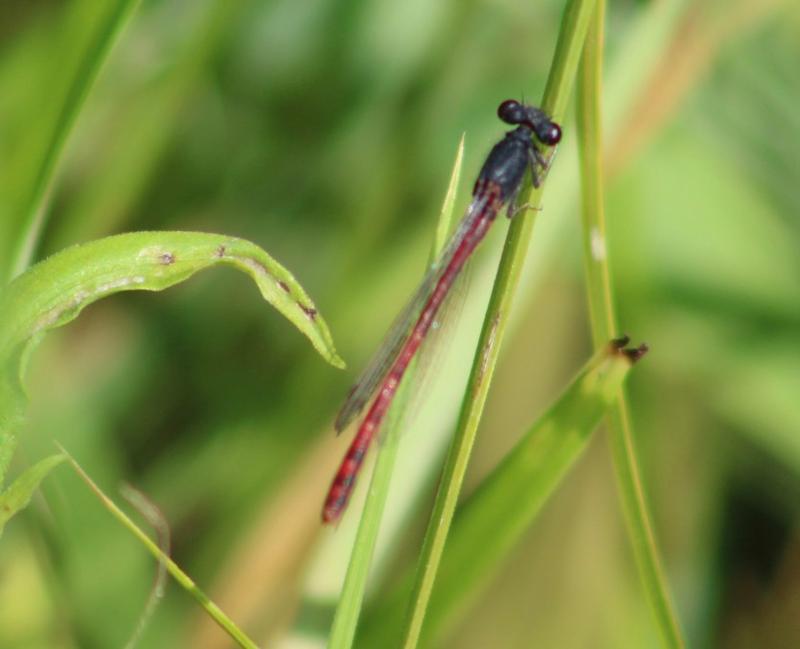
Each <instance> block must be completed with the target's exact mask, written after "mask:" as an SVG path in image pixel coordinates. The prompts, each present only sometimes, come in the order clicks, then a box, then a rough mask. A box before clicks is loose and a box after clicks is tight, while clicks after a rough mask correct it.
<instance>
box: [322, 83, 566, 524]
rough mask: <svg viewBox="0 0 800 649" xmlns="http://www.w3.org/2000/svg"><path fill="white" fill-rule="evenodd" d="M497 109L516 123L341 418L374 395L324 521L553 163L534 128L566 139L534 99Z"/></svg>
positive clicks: (346, 494) (553, 140)
mask: <svg viewBox="0 0 800 649" xmlns="http://www.w3.org/2000/svg"><path fill="white" fill-rule="evenodd" d="M497 114H498V116H499V117H500V119H502V120H503V121H504V122H506V123H507V124H513V125H516V126H517V128H515V129H514V130H513V131H509V132H508V133H506V135H505V137H504V138H503V139H502V140H500V142H498V143H497V144H496V145H495V146H494V148H493V149H492V150H491V152H490V153H489V156H488V157H487V158H486V162H484V163H483V167H482V168H481V171H480V173H479V174H478V179H477V181H476V182H475V186H474V188H473V190H472V201H471V202H470V204H469V207H468V208H467V211H466V213H465V214H464V216H463V218H462V219H461V221H460V222H459V224H458V226H457V227H456V229H455V232H454V233H453V235H452V236H451V237H450V239H449V241H448V242H447V244H446V245H445V246H444V249H443V250H442V253H441V254H440V255H439V258H438V259H437V260H436V261H435V262H434V263H433V264H432V265H431V267H430V269H429V271H428V272H427V274H426V275H425V277H424V279H423V280H422V282H421V284H420V286H419V288H418V289H417V291H416V292H415V293H414V296H413V297H412V298H411V300H410V301H409V303H408V305H407V306H406V307H405V308H404V309H403V311H402V312H401V313H400V315H399V316H398V317H397V319H396V320H395V324H394V325H393V326H392V329H391V330H390V331H389V334H388V335H387V337H386V339H385V341H384V344H383V345H382V347H381V348H380V349H379V350H378V352H377V353H376V354H375V356H374V357H373V359H372V361H371V362H370V363H369V365H368V366H367V368H366V369H365V370H364V372H363V373H362V374H361V376H360V377H359V379H358V381H357V382H356V384H355V385H354V386H353V388H352V389H351V390H350V393H349V394H348V396H347V399H346V400H345V402H344V405H343V406H342V408H341V410H340V411H339V414H338V416H337V418H336V424H335V427H336V430H337V432H341V431H342V430H344V429H345V428H346V427H347V425H348V424H349V423H350V422H351V421H353V419H355V417H356V416H357V415H358V414H359V413H360V412H361V411H362V410H363V408H364V406H366V404H367V403H368V401H369V399H370V398H371V397H372V396H373V394H374V395H375V396H374V399H373V401H372V405H371V406H370V408H369V410H368V411H367V414H366V415H365V416H364V419H363V420H362V422H361V425H360V426H359V427H358V431H356V435H355V438H354V439H353V442H352V444H351V445H350V448H349V449H348V450H347V454H346V455H345V457H344V460H343V461H342V464H341V466H340V467H339V470H338V471H337V473H336V476H335V477H334V479H333V483H332V484H331V487H330V490H329V491H328V497H327V498H326V500H325V506H324V508H323V510H322V520H323V521H324V522H325V523H332V522H335V521H337V520H338V519H339V517H340V516H341V515H342V512H343V511H344V509H345V507H346V506H347V502H348V500H349V499H350V496H351V494H352V492H353V487H354V486H355V481H356V477H357V475H358V472H359V469H360V468H361V465H362V463H363V461H364V455H365V454H366V452H367V449H368V448H369V445H370V442H371V441H372V439H373V437H374V436H375V433H376V432H377V431H378V429H379V428H380V425H381V423H382V422H383V418H384V416H385V415H386V412H387V411H388V410H389V407H390V406H391V403H392V400H393V398H394V396H395V394H396V392H397V388H398V386H399V385H400V381H401V380H402V379H403V375H404V374H405V372H406V369H407V368H408V366H409V363H411V360H412V359H413V358H414V355H415V354H416V353H417V350H418V349H419V347H420V345H421V344H422V341H423V340H424V339H425V337H426V335H427V334H428V331H429V330H430V328H431V325H432V324H433V322H434V319H435V317H436V314H437V312H438V311H439V308H440V307H441V305H442V303H443V302H444V300H445V298H446V297H447V295H448V293H449V292H450V289H451V287H452V286H453V282H454V281H455V279H456V277H457V276H458V274H459V272H460V271H461V269H462V268H463V266H464V264H465V263H466V261H467V260H468V259H469V257H470V255H472V252H473V251H474V250H475V248H476V247H477V245H478V244H479V243H480V242H481V240H482V239H483V238H484V236H485V235H486V233H487V232H488V230H489V226H491V224H492V223H493V222H494V220H495V217H496V216H497V214H498V213H499V212H500V210H501V209H502V208H503V206H504V205H506V204H507V205H508V206H509V207H508V215H509V218H510V217H512V216H513V215H514V206H515V203H516V198H517V194H518V192H519V190H520V186H521V184H522V179H523V177H524V176H525V171H526V170H527V169H530V171H531V177H532V181H533V184H534V185H535V186H537V187H538V186H539V170H540V169H541V170H545V169H546V168H547V163H546V160H545V158H544V157H543V156H542V154H541V153H540V152H539V149H538V148H537V146H536V144H535V142H534V140H533V138H534V136H535V137H536V139H537V140H538V141H539V142H540V143H542V144H544V145H546V146H554V145H555V144H557V143H558V142H559V141H560V140H561V128H560V127H559V126H558V124H556V123H555V122H553V121H552V120H551V119H550V118H549V117H548V115H547V114H546V113H545V112H544V111H542V110H541V109H539V108H536V107H535V106H529V105H525V104H521V103H520V102H518V101H514V100H513V99H509V100H507V101H504V102H503V103H502V104H500V106H499V108H498V109H497ZM376 390H377V392H376Z"/></svg>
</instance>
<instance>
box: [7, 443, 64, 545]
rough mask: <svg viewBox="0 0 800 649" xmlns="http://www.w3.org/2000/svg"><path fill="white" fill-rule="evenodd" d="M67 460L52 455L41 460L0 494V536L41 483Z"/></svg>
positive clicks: (60, 456) (61, 456) (26, 504)
mask: <svg viewBox="0 0 800 649" xmlns="http://www.w3.org/2000/svg"><path fill="white" fill-rule="evenodd" d="M0 452H2V451H0ZM65 459H66V458H65V456H63V455H51V456H50V457H46V458H45V459H43V460H40V461H39V462H37V463H36V464H34V465H33V466H32V467H30V468H29V469H28V470H26V471H25V472H24V473H23V474H22V475H21V476H19V477H18V478H17V479H16V480H14V482H13V483H12V484H11V486H10V487H9V488H8V489H6V490H5V491H3V492H2V493H0V535H2V534H3V528H4V527H5V524H6V523H7V522H8V520H9V519H10V518H11V517H12V516H13V515H14V514H16V513H17V512H19V511H22V510H23V509H25V508H26V507H27V506H28V503H29V502H30V501H31V496H33V492H34V491H36V489H37V488H38V487H39V483H40V482H41V481H42V480H44V478H45V477H46V476H47V474H48V473H50V471H51V470H52V469H54V468H55V467H56V466H58V465H59V464H61V463H62V462H63V461H64V460H65Z"/></svg>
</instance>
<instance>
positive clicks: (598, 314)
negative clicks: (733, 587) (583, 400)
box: [577, 0, 685, 648]
mask: <svg viewBox="0 0 800 649" xmlns="http://www.w3.org/2000/svg"><path fill="white" fill-rule="evenodd" d="M604 13H605V3H604V2H603V0H599V1H598V3H597V8H596V10H595V15H594V19H593V20H592V25H591V28H590V30H589V34H588V36H587V40H586V46H585V47H584V52H583V60H582V63H581V70H580V75H579V83H578V93H577V99H578V101H577V112H578V119H577V123H578V137H579V150H580V158H581V165H580V166H581V185H582V186H581V196H582V222H583V228H582V242H583V259H584V268H585V275H586V285H587V296H588V300H589V314H590V319H591V329H592V338H593V341H594V345H595V347H599V346H600V345H602V344H603V341H604V340H607V339H608V338H609V337H610V336H612V335H614V333H615V330H616V317H615V315H614V300H613V296H612V285H611V273H610V271H609V264H608V254H607V247H606V223H605V209H604V192H603V178H604V173H603V144H602V117H601V103H600V102H601V84H602V65H603V27H604ZM608 428H609V433H610V435H611V448H612V453H613V458H614V466H615V473H616V477H617V485H618V488H619V493H620V498H621V501H622V506H623V511H624V513H625V519H626V522H627V528H628V534H629V536H630V539H631V544H632V545H633V550H634V555H635V557H636V564H637V567H638V571H639V575H640V577H641V579H642V583H643V585H644V590H645V593H646V595H647V599H648V601H649V603H650V606H651V608H652V609H653V612H654V614H655V618H656V623H657V625H658V630H659V632H660V635H661V639H662V642H663V644H664V646H665V647H670V648H678V647H683V646H684V645H685V643H684V640H683V637H682V635H681V631H680V626H679V624H678V619H677V616H676V614H675V611H674V608H673V605H672V601H671V598H670V594H669V588H668V584H667V581H666V578H665V577H664V574H663V570H662V567H661V559H660V555H659V551H658V547H657V545H656V539H655V533H654V531H653V524H652V522H651V519H650V514H649V511H648V507H647V501H646V499H645V495H644V489H643V487H642V481H641V477H640V471H639V467H638V461H637V459H636V453H635V449H634V445H633V431H632V429H631V422H630V415H629V413H628V405H627V401H626V398H625V394H624V392H623V390H621V389H620V390H619V392H618V395H617V399H616V401H615V404H614V407H613V408H612V410H611V411H610V413H609V416H608Z"/></svg>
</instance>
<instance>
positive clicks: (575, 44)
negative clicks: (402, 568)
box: [403, 0, 594, 649]
mask: <svg viewBox="0 0 800 649" xmlns="http://www.w3.org/2000/svg"><path fill="white" fill-rule="evenodd" d="M593 7H594V1H593V0H572V1H571V2H569V4H568V5H567V8H566V10H565V13H564V17H563V19H562V23H561V30H560V32H559V37H558V43H557V45H556V52H555V54H554V57H553V64H552V66H551V68H550V76H549V78H548V83H547V87H546V90H545V93H544V98H543V101H542V106H543V107H544V109H545V110H547V111H548V112H549V113H550V114H551V115H552V116H553V118H554V119H555V120H556V121H561V118H562V117H563V115H564V111H565V108H566V105H567V100H568V98H569V92H570V88H571V87H572V83H573V81H574V78H575V73H576V70H577V66H578V60H579V58H580V52H581V49H582V47H583V41H584V38H585V35H586V30H587V29H588V24H589V20H590V18H591V14H592V10H593ZM541 191H542V188H541V187H540V188H539V189H537V190H533V191H531V192H530V196H529V199H528V203H529V204H531V205H533V206H539V204H540V202H541ZM521 193H523V192H521ZM532 231H533V218H532V216H531V214H529V213H528V214H524V215H518V216H517V217H516V218H515V219H514V220H513V221H512V224H511V227H510V229H509V232H508V237H507V239H506V245H505V248H504V250H503V256H502V258H501V260H500V266H499V267H498V271H497V277H496V279H495V284H494V289H493V291H492V296H491V298H490V301H489V307H488V309H487V312H486V317H485V319H484V324H483V329H482V331H481V336H480V340H479V343H478V349H477V352H476V354H475V360H474V362H473V366H472V371H471V373H470V378H469V382H468V387H467V393H466V395H467V396H466V398H465V402H464V406H463V407H462V410H461V415H460V417H459V422H458V425H457V428H456V433H455V437H454V439H453V443H452V445H451V447H450V452H449V454H448V457H447V460H446V463H445V467H444V471H443V476H442V481H441V483H440V488H439V491H438V493H437V495H436V501H435V503H434V508H433V513H432V514H431V518H430V522H429V524H428V531H427V533H426V536H425V542H424V544H423V548H422V553H421V558H420V563H419V573H418V578H417V581H416V584H415V586H414V591H413V594H412V599H411V608H410V612H409V618H408V624H407V627H406V630H405V632H404V638H405V639H404V643H403V646H404V647H406V649H411V648H412V647H415V646H416V644H417V641H418V639H419V634H420V632H421V629H422V623H423V620H424V618H425V612H426V609H427V605H428V601H429V599H430V596H431V591H432V589H433V584H434V580H435V578H436V572H437V570H438V566H439V562H440V560H441V556H442V552H443V550H444V544H445V541H446V539H447V534H448V531H449V528H450V522H451V520H452V517H453V512H454V510H455V506H456V501H457V499H458V493H459V491H460V490H461V484H462V482H463V479H464V474H465V472H466V468H467V463H468V461H469V456H470V453H471V451H472V446H473V443H474V441H475V434H476V431H477V428H478V423H479V421H480V418H481V414H482V413H483V407H484V404H485V403H486V396H487V394H488V389H489V384H490V383H491V378H492V374H493V373H494V367H495V364H496V362H497V355H498V350H499V347H500V342H501V340H502V337H503V333H504V331H505V327H506V324H507V321H508V314H509V312H510V308H511V303H512V300H513V296H514V293H515V292H516V287H517V285H518V284H519V278H520V271H521V268H522V263H523V261H524V258H525V253H526V252H527V250H528V244H529V243H530V237H531V234H532Z"/></svg>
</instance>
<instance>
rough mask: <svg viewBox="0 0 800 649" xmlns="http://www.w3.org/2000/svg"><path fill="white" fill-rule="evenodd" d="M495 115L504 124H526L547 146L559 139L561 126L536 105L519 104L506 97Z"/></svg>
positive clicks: (556, 142)
mask: <svg viewBox="0 0 800 649" xmlns="http://www.w3.org/2000/svg"><path fill="white" fill-rule="evenodd" d="M497 116H498V117H499V118H500V119H502V120H503V121H504V122H505V123H506V124H518V125H520V126H527V127H528V128H529V129H531V130H532V131H533V132H534V133H536V138H537V139H538V140H539V141H540V142H541V143H542V144H546V145H547V146H553V145H555V144H558V143H559V142H560V141H561V127H560V126H559V125H558V124H556V123H555V122H553V121H552V120H551V119H550V118H549V117H548V116H547V114H546V113H545V112H544V111H543V110H541V109H540V108H536V106H528V105H526V104H521V103H520V102H518V101H517V100H516V99H506V100H505V101H504V102H503V103H502V104H500V106H498V107H497Z"/></svg>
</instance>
